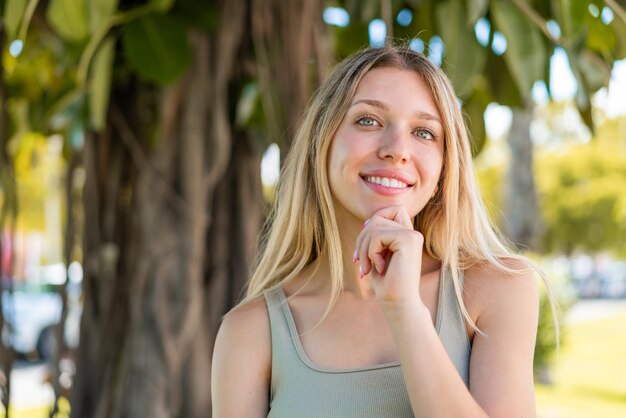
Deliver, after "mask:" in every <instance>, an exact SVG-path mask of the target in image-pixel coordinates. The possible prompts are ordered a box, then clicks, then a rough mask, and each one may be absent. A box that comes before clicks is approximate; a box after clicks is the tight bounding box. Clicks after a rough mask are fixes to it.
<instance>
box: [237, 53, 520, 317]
mask: <svg viewBox="0 0 626 418" xmlns="http://www.w3.org/2000/svg"><path fill="white" fill-rule="evenodd" d="M381 67H391V68H398V69H402V70H407V71H414V72H415V73H417V74H418V75H419V76H420V77H421V78H422V80H423V81H424V82H425V83H426V85H427V86H428V89H429V90H430V93H431V94H432V96H433V98H434V101H435V103H436V104H437V108H438V110H439V114H440V115H441V119H442V123H443V130H444V162H443V168H442V173H441V177H440V179H439V184H438V188H437V192H436V194H435V196H434V197H433V198H432V199H431V200H430V201H429V202H428V203H427V204H426V206H425V207H424V209H423V210H422V211H421V212H420V214H419V215H418V216H417V217H416V219H415V229H417V230H419V231H420V232H421V233H422V234H423V235H424V242H425V249H426V251H427V252H428V254H429V255H430V256H431V257H433V258H435V259H436V260H439V261H440V262H441V268H442V269H447V270H448V271H450V272H451V277H452V280H453V282H454V288H455V291H456V297H457V299H458V301H459V304H460V306H461V310H462V311H463V315H464V316H465V318H466V320H467V321H468V322H469V323H470V324H471V325H472V326H473V327H475V325H474V324H473V322H472V321H471V319H470V318H469V315H468V313H467V310H466V308H465V304H464V303H463V297H462V289H461V283H460V279H459V271H460V270H463V269H466V268H468V267H470V266H472V265H475V264H483V263H484V264H489V265H491V266H493V267H495V268H496V269H498V270H501V271H503V272H507V273H516V272H520V271H526V270H528V269H529V268H530V263H529V262H528V261H527V260H526V259H525V258H524V257H522V256H519V255H516V254H514V253H513V252H512V251H511V250H510V249H509V246H508V245H507V244H506V241H505V240H504V239H503V238H502V237H501V236H500V234H498V233H497V232H496V229H495V228H494V226H493V225H492V224H491V223H490V221H489V218H488V216H487V211H486V210H485V207H484V205H483V202H482V199H481V197H480V194H479V192H478V187H477V183H476V179H475V175H474V172H473V168H472V155H471V151H470V142H469V137H468V133H467V128H466V126H465V123H464V120H463V116H462V114H461V110H460V108H459V106H458V104H457V98H456V96H455V94H454V90H453V88H452V85H451V83H450V81H449V80H448V78H447V77H446V75H445V74H444V73H443V71H442V70H441V69H439V68H438V67H437V66H435V65H434V64H433V63H431V62H430V61H429V60H428V59H427V58H426V57H425V56H424V55H422V54H420V53H417V52H415V51H412V50H410V49H408V48H404V47H389V46H387V47H384V48H375V49H366V50H363V51H360V52H357V53H355V54H354V55H352V56H351V57H349V58H347V59H345V60H344V61H342V62H341V63H340V64H338V65H337V67H335V69H334V71H333V72H332V73H331V74H330V76H329V78H328V79H327V80H326V81H325V82H324V83H323V85H322V86H321V87H320V88H319V89H318V91H317V92H316V93H315V95H314V97H313V99H312V101H311V103H310V105H309V106H308V108H307V110H306V112H305V113H304V116H303V118H302V121H301V123H300V126H299V129H298V130H297V132H296V136H295V139H294V141H293V145H292V148H291V151H290V153H289V155H288V156H287V158H286V161H285V164H284V167H283V171H282V173H281V176H280V181H279V185H278V192H277V201H276V203H275V206H274V208H273V210H272V213H271V215H270V217H269V219H268V225H266V232H265V233H264V234H263V235H262V237H261V252H260V258H259V260H258V264H257V268H256V271H255V272H254V274H253V276H252V278H251V280H250V282H249V284H248V287H247V292H246V296H245V298H244V299H243V300H242V302H241V303H247V302H249V301H251V300H253V299H255V298H257V297H259V296H260V295H261V294H262V293H263V291H264V290H265V289H269V288H273V287H278V286H282V285H284V284H286V283H287V282H289V281H290V280H292V279H294V278H295V277H296V276H298V274H299V273H301V272H302V271H303V270H304V269H305V268H306V267H307V266H309V265H310V264H312V263H314V262H315V261H316V260H319V259H320V258H321V257H326V259H327V260H328V264H329V268H330V280H331V289H332V290H331V298H330V302H329V305H328V309H327V311H326V313H328V312H329V311H330V310H331V309H332V306H333V305H334V303H335V302H336V300H337V297H338V296H339V294H340V292H341V290H342V272H343V261H342V253H341V251H342V250H341V242H340V237H339V232H338V231H339V230H338V227H337V222H336V219H335V217H334V208H333V200H332V196H331V192H330V187H329V183H328V176H327V170H326V167H327V166H326V163H327V161H328V152H329V148H330V143H331V141H332V139H333V137H334V135H335V132H336V131H337V129H338V127H339V124H340V123H341V121H342V120H343V117H344V116H345V114H346V112H347V111H348V108H349V106H350V103H351V102H352V100H353V98H354V95H355V92H356V89H357V86H358V85H359V82H360V81H361V79H362V78H363V76H364V75H365V74H367V73H368V72H369V71H371V70H373V69H374V68H381ZM507 259H508V260H510V259H517V260H519V261H521V263H510V262H508V261H507Z"/></svg>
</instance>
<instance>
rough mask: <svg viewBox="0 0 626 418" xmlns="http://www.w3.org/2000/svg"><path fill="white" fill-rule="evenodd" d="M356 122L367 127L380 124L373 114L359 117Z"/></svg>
mask: <svg viewBox="0 0 626 418" xmlns="http://www.w3.org/2000/svg"><path fill="white" fill-rule="evenodd" d="M356 123H357V124H359V125H361V126H367V127H370V126H377V125H378V121H377V120H376V119H374V118H373V117H371V116H363V117H362V118H359V119H358V120H357V121H356Z"/></svg>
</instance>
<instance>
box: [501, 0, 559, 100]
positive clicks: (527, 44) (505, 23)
mask: <svg viewBox="0 0 626 418" xmlns="http://www.w3.org/2000/svg"><path fill="white" fill-rule="evenodd" d="M491 11H492V13H493V17H494V21H495V23H496V25H497V29H498V30H499V31H500V32H502V33H503V34H504V36H505V38H506V40H507V50H506V52H505V53H504V60H505V62H506V64H507V66H508V68H509V69H510V71H511V75H512V76H513V80H515V83H516V84H517V87H518V89H519V91H520V93H521V94H522V96H524V97H530V92H531V89H532V86H533V83H534V82H535V81H536V80H540V79H542V78H543V72H544V68H545V62H546V59H547V55H546V52H545V47H544V44H543V42H542V39H541V33H540V32H539V29H537V27H536V26H535V25H534V24H532V23H531V22H530V21H529V20H528V19H527V18H526V17H525V16H523V15H522V14H521V13H520V12H519V10H518V9H517V8H516V7H515V6H514V5H512V4H511V3H510V2H509V1H507V0H495V1H494V2H493V5H492V8H491Z"/></svg>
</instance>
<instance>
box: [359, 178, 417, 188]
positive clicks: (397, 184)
mask: <svg viewBox="0 0 626 418" xmlns="http://www.w3.org/2000/svg"><path fill="white" fill-rule="evenodd" d="M363 180H365V181H366V182H368V183H372V184H379V185H381V186H383V187H389V188H391V189H406V188H407V187H410V186H412V185H409V184H407V183H404V182H403V181H400V180H398V179H393V178H389V177H377V176H365V177H363Z"/></svg>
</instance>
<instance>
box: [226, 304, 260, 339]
mask: <svg viewBox="0 0 626 418" xmlns="http://www.w3.org/2000/svg"><path fill="white" fill-rule="evenodd" d="M269 331H270V324H269V317H268V314H267V304H266V302H265V298H264V297H263V296H259V297H257V298H256V299H253V300H251V301H249V302H246V303H244V304H240V305H238V306H236V307H234V308H233V309H231V310H230V311H229V312H228V313H227V314H226V315H224V318H223V319H222V324H221V326H220V332H222V333H226V334H228V335H229V336H230V337H232V338H236V339H237V340H238V341H239V342H244V341H241V340H245V339H250V340H252V341H264V340H267V341H269Z"/></svg>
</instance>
